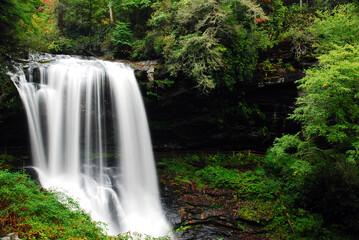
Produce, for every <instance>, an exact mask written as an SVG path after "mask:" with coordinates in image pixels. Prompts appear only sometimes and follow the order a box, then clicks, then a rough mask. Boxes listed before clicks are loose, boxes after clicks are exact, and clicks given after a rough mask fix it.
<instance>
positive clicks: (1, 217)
mask: <svg viewBox="0 0 359 240" xmlns="http://www.w3.org/2000/svg"><path fill="white" fill-rule="evenodd" d="M70 209H71V210H70ZM0 223H1V224H0V226H1V232H2V233H10V232H18V233H19V235H20V237H21V238H25V239H39V238H43V239H45V238H48V239H65V238H75V239H84V238H87V239H107V237H106V236H105V235H104V234H103V230H102V228H101V224H100V223H94V222H92V221H91V219H90V217H89V215H88V214H86V213H85V212H84V211H82V210H81V209H80V207H79V205H78V204H77V203H76V202H75V201H74V200H72V199H71V198H69V197H67V196H65V195H64V194H62V193H59V192H54V191H52V192H49V191H46V190H44V189H41V188H40V187H38V186H37V185H36V183H35V182H34V181H32V180H30V178H29V177H28V176H27V175H24V174H20V173H10V172H8V171H0Z"/></svg>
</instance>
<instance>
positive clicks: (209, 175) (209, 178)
mask: <svg viewBox="0 0 359 240" xmlns="http://www.w3.org/2000/svg"><path fill="white" fill-rule="evenodd" d="M196 176H198V177H200V178H201V179H202V180H203V181H205V182H206V183H209V184H210V185H212V186H213V187H216V188H231V189H237V188H238V187H239V175H238V171H236V170H231V169H226V168H223V167H220V166H208V167H205V168H204V169H202V170H200V171H197V172H196Z"/></svg>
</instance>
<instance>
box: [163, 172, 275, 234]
mask: <svg viewBox="0 0 359 240" xmlns="http://www.w3.org/2000/svg"><path fill="white" fill-rule="evenodd" d="M160 181H161V189H162V197H163V201H164V205H165V208H166V211H167V217H168V219H169V221H170V222H171V224H172V226H173V227H174V229H177V237H178V238H179V239H180V240H193V239H203V240H207V239H208V240H212V239H223V240H227V239H228V240H232V239H270V238H269V237H267V236H265V231H264V230H263V226H261V225H260V224H258V223H257V222H254V221H249V220H246V218H245V217H244V216H242V214H241V213H240V212H241V211H240V209H241V207H242V206H244V205H246V204H248V203H246V202H244V201H242V200H240V199H237V198H236V197H235V196H236V193H235V191H232V190H221V189H211V188H209V187H202V188H199V186H198V185H197V184H196V183H195V182H188V183H185V182H178V181H176V180H174V176H169V175H163V174H161V175H160ZM259 220H265V216H263V219H259ZM244 229H245V231H244Z"/></svg>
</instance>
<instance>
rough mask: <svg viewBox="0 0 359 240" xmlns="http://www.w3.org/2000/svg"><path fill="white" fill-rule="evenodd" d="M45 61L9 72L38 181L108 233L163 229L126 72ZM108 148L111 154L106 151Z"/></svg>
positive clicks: (148, 151) (147, 147)
mask: <svg viewBox="0 0 359 240" xmlns="http://www.w3.org/2000/svg"><path fill="white" fill-rule="evenodd" d="M47 58H49V56H47V57H46V59H45V60H47ZM42 60H44V59H42ZM51 60H52V61H51V62H50V63H46V64H40V63H39V62H37V61H32V62H31V63H30V64H29V65H27V68H28V69H27V71H26V72H27V74H25V72H24V71H23V69H22V68H20V69H19V71H18V72H17V73H16V74H11V76H12V80H13V81H14V83H15V85H16V87H17V89H18V91H19V94H20V96H21V99H22V101H23V104H24V106H25V109H26V113H27V117H28V124H29V130H30V138H31V145H32V153H33V161H34V166H35V169H37V171H38V173H39V179H40V182H41V185H43V186H44V187H45V188H56V189H58V190H63V191H65V192H67V193H68V194H69V195H70V196H72V197H73V198H75V199H77V200H78V201H79V202H80V206H81V207H82V208H83V209H85V210H86V211H87V212H89V213H90V214H91V215H92V217H93V219H94V220H97V221H102V222H105V223H106V224H108V228H109V234H113V235H115V234H118V233H120V232H127V231H131V232H139V233H144V234H149V235H152V236H164V235H166V234H168V233H169V224H168V223H167V220H166V218H165V217H164V214H163V211H162V208H161V203H160V198H159V190H158V184H157V175H156V169H155V164H154V159H153V153H152V145H151V139H150V134H149V130H148V126H147V117H146V113H145V109H144V105H143V102H142V98H141V95H140V91H139V89H138V85H137V82H136V79H135V76H134V72H133V70H132V69H130V68H128V67H126V66H125V65H123V64H120V63H112V62H105V61H100V60H93V59H92V60H83V59H79V58H75V57H68V56H58V57H51ZM35 73H36V74H35ZM26 76H27V77H26ZM35 78H36V79H39V82H37V83H35V82H34V81H36V79H35ZM110 145H111V146H113V148H114V149H117V150H118V151H116V152H115V153H113V151H111V152H110V151H109V150H108V149H107V147H106V146H110ZM110 153H111V154H112V156H111V157H109V156H110ZM113 155H115V156H116V157H113ZM114 159H115V160H114Z"/></svg>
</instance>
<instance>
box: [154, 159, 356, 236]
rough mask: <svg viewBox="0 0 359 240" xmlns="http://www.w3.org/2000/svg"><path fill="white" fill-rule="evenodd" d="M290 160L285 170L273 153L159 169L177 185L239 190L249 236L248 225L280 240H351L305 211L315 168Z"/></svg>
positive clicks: (175, 162) (166, 162)
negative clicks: (309, 178)
mask: <svg viewBox="0 0 359 240" xmlns="http://www.w3.org/2000/svg"><path fill="white" fill-rule="evenodd" d="M287 160H288V161H286V162H283V163H282V164H284V165H285V164H288V165H289V166H286V167H283V166H282V165H278V163H276V162H275V161H272V160H271V155H270V154H269V155H267V156H257V155H254V154H249V153H248V152H243V153H239V154H235V155H224V154H216V155H188V156H186V157H184V158H177V159H162V160H161V161H160V162H159V165H160V167H161V168H162V170H163V171H165V172H167V173H168V174H170V176H174V178H173V179H174V180H175V181H178V182H196V183H197V184H196V185H197V186H198V188H202V187H203V186H207V187H211V188H214V189H228V190H234V191H233V192H234V193H235V196H233V197H234V198H236V199H238V201H239V202H241V203H242V206H241V207H240V209H239V210H238V215H239V216H240V219H241V220H238V227H239V228H241V229H242V230H243V231H244V232H245V231H246V227H245V224H246V223H247V222H253V223H256V224H259V225H260V226H262V228H263V230H264V231H266V232H267V233H276V234H279V235H278V236H279V237H278V238H279V239H350V238H346V237H344V235H342V234H341V232H340V231H337V230H336V229H335V228H333V227H331V226H330V225H327V224H326V223H325V221H324V220H323V217H322V216H321V215H320V214H318V213H316V212H315V211H312V210H311V209H306V208H305V205H303V204H302V202H303V201H304V198H305V193H304V191H305V188H304V187H303V186H304V184H306V181H307V175H306V172H307V171H308V168H310V166H307V165H305V164H304V163H303V162H300V161H299V160H297V159H294V158H293V159H287ZM301 189H302V190H301ZM199 190H200V189H199ZM243 224H244V225H243ZM339 236H340V237H339Z"/></svg>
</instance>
